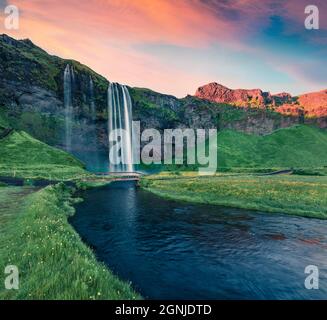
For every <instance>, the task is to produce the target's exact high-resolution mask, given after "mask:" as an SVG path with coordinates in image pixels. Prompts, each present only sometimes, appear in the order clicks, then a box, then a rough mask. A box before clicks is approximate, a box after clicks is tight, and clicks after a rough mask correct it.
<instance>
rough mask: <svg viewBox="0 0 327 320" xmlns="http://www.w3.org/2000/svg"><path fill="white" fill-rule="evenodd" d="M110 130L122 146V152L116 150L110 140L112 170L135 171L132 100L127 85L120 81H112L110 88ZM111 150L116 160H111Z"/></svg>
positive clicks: (110, 167) (110, 168)
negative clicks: (121, 83) (119, 82)
mask: <svg viewBox="0 0 327 320" xmlns="http://www.w3.org/2000/svg"><path fill="white" fill-rule="evenodd" d="M108 130H109V136H112V138H113V140H114V141H115V142H116V143H117V142H119V141H120V146H121V149H120V152H114V151H113V150H112V147H113V143H112V142H111V141H110V140H109V170H110V172H133V171H134V167H133V155H132V154H133V152H132V100H131V97H130V95H129V92H128V89H127V87H126V86H122V85H120V84H118V83H110V84H109V88H108ZM120 130H121V131H120ZM110 152H113V158H114V161H110Z"/></svg>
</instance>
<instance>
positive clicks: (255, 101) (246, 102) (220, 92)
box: [195, 82, 271, 107]
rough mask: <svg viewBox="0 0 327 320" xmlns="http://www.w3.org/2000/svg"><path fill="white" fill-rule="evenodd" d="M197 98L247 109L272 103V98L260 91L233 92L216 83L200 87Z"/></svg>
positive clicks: (238, 90) (240, 90)
mask: <svg viewBox="0 0 327 320" xmlns="http://www.w3.org/2000/svg"><path fill="white" fill-rule="evenodd" d="M195 96H196V97H198V98H201V99H206V100H209V101H212V102H217V103H230V104H234V105H237V106H246V107H264V106H265V105H266V103H268V101H271V96H270V95H269V94H265V93H263V92H262V91H261V90H260V89H252V90H245V89H237V90H232V89H229V88H227V87H224V86H223V85H221V84H218V83H216V82H214V83H209V84H207V85H205V86H203V87H200V88H199V89H198V90H197V91H196V93H195Z"/></svg>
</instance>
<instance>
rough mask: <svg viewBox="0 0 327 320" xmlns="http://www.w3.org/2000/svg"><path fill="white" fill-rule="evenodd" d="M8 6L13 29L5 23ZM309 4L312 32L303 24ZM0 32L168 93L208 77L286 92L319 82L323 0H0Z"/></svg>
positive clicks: (323, 74)
mask: <svg viewBox="0 0 327 320" xmlns="http://www.w3.org/2000/svg"><path fill="white" fill-rule="evenodd" d="M8 4H14V5H16V6H17V7H18V9H19V11H20V24H19V30H5V29H4V22H3V20H4V18H5V14H4V10H3V8H4V7H5V6H6V5H8ZM308 4H315V5H316V6H317V7H318V9H319V20H320V29H319V30H306V29H305V27H304V20H305V18H306V15H305V13H304V9H305V7H306V6H307V5H308ZM0 33H6V34H8V35H10V36H13V37H14V38H17V39H23V38H29V39H31V40H32V41H33V42H34V43H35V44H36V45H38V46H40V47H42V48H43V49H45V50H47V51H48V52H49V53H50V54H55V55H58V56H60V57H63V58H68V59H75V60H78V61H80V62H81V63H83V64H86V65H88V66H89V67H91V68H92V69H93V70H95V71H96V72H98V73H99V74H101V75H103V76H105V77H106V78H107V79H108V80H109V81H115V82H120V83H123V84H127V85H130V86H136V87H146V88H151V89H153V90H155V91H158V92H162V93H167V94H172V95H175V96H177V97H183V96H186V95H187V94H194V93H195V91H196V89H197V88H198V87H199V86H202V85H204V84H206V83H209V82H218V83H220V84H223V85H225V86H227V87H230V88H234V89H236V88H246V89H252V88H261V89H262V90H264V91H270V92H271V93H278V92H283V91H286V92H290V93H291V94H293V95H297V94H301V93H305V92H310V91H318V90H322V89H326V88H327V63H326V62H327V61H326V57H327V1H325V0H310V1H309V0H289V1H285V0H266V1H264V0H0Z"/></svg>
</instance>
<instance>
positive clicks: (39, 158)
mask: <svg viewBox="0 0 327 320" xmlns="http://www.w3.org/2000/svg"><path fill="white" fill-rule="evenodd" d="M80 175H85V171H84V167H83V164H82V163H81V162H80V161H78V160H76V159H75V158H74V157H73V156H71V155H69V154H68V153H66V152H64V151H62V150H59V149H56V148H53V147H50V146H48V145H46V144H45V143H43V142H40V141H38V140H36V139H34V138H32V137H31V136H30V135H29V134H27V133H25V132H23V131H13V132H12V133H11V134H9V135H8V136H6V137H5V138H3V139H0V176H19V177H29V178H37V177H39V178H48V179H49V178H51V179H70V178H74V177H77V176H80Z"/></svg>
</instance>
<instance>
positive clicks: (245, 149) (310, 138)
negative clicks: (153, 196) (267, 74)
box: [158, 125, 327, 174]
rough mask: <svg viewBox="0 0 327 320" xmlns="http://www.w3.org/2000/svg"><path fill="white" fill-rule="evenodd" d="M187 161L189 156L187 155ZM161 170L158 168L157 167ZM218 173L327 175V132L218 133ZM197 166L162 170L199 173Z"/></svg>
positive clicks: (298, 128)
mask: <svg viewBox="0 0 327 320" xmlns="http://www.w3.org/2000/svg"><path fill="white" fill-rule="evenodd" d="M184 157H185V159H186V155H185V154H184ZM158 168H159V167H158ZM218 168H219V171H231V170H232V171H242V172H243V171H247V172H268V171H273V170H281V169H290V168H293V169H296V170H295V172H296V173H301V174H305V173H307V174H326V173H327V131H325V130H322V129H318V128H316V127H311V126H307V125H296V126H293V127H290V128H285V129H279V130H276V131H275V132H273V133H271V134H269V135H265V136H258V135H253V134H246V133H242V132H239V131H233V130H223V131H220V132H219V133H218ZM197 169H198V165H190V166H176V165H174V166H163V167H162V170H167V171H179V170H183V171H184V170H185V171H190V170H197Z"/></svg>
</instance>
